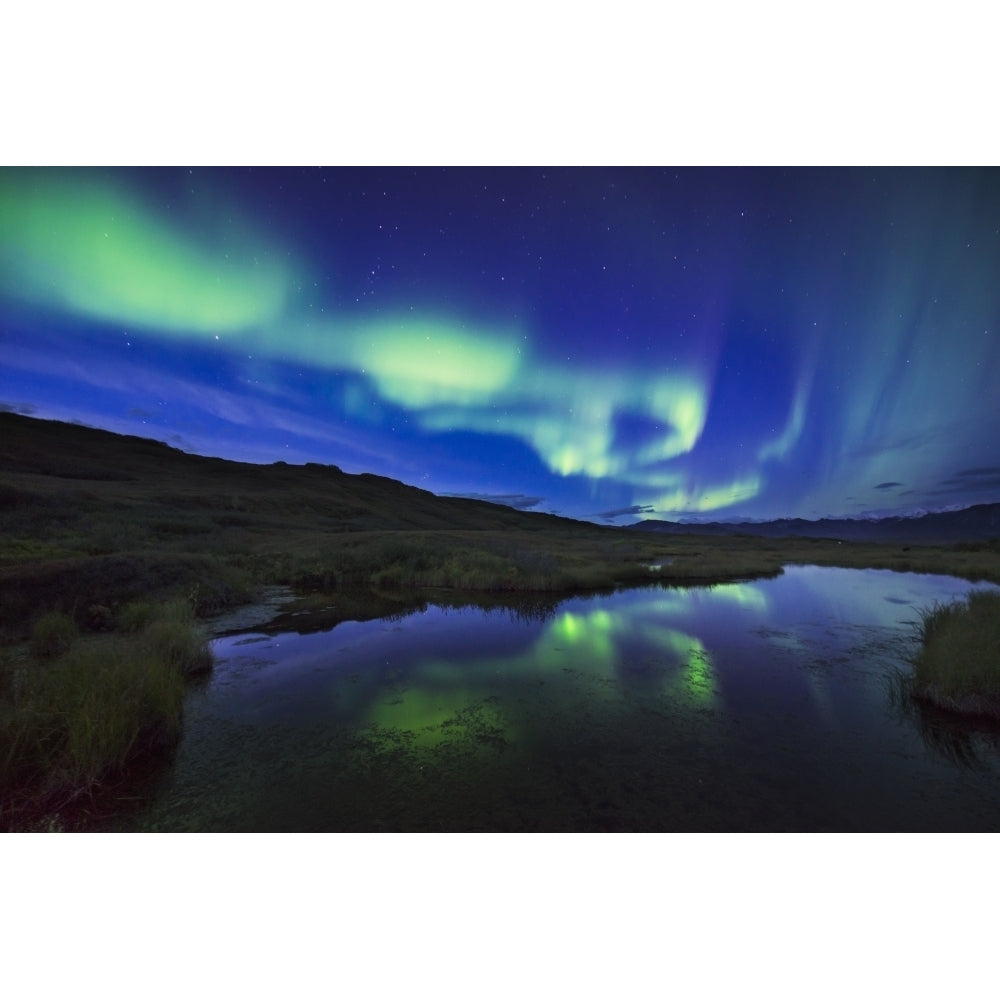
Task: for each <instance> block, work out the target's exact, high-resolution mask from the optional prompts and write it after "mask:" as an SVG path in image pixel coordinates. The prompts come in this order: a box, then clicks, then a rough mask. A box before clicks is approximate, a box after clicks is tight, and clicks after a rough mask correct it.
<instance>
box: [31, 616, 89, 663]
mask: <svg viewBox="0 0 1000 1000" xmlns="http://www.w3.org/2000/svg"><path fill="white" fill-rule="evenodd" d="M78 635H79V630H78V629H77V627H76V622H75V621H73V619H72V618H71V617H70V616H69V615H65V614H63V613H62V612H61V611H50V612H49V613H48V614H45V615H42V617H41V618H39V619H38V621H36V622H35V624H34V626H33V627H32V629H31V655H32V656H34V657H35V658H36V659H38V660H48V659H51V658H52V657H53V656H59V655H60V654H61V653H65V652H67V651H68V650H69V648H70V647H71V646H72V645H73V643H74V642H75V641H76V639H77V636H78Z"/></svg>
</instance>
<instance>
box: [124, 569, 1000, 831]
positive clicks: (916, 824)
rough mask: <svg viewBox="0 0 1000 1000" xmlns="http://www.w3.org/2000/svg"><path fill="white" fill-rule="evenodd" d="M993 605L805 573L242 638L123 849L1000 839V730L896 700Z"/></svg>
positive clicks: (929, 583) (190, 717)
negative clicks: (925, 637)
mask: <svg viewBox="0 0 1000 1000" xmlns="http://www.w3.org/2000/svg"><path fill="white" fill-rule="evenodd" d="M973 586H974V585H972V584H970V583H968V582H966V581H963V580H958V579H954V578H950V577H940V576H920V575H915V574H901V573H892V572H889V571H876V570H846V569H829V568H817V567H789V568H788V569H786V571H785V572H784V574H783V575H782V576H780V577H778V578H775V579H772V580H763V581H756V582H751V583H734V584H726V585H720V586H715V587H712V588H686V589H667V588H660V587H651V588H643V589H634V590H626V591H619V592H617V593H614V594H606V595H600V596H592V597H577V598H572V599H569V600H566V601H564V602H562V603H561V604H558V605H556V606H554V608H549V609H548V611H547V612H545V613H534V614H531V613H525V612H523V611H521V612H518V611H517V610H509V609H508V610H496V609H494V610H489V611H487V610H483V609H481V608H475V607H466V608H461V609H457V610H456V609H454V608H451V609H447V608H442V607H437V606H433V605H432V606H428V607H427V608H426V609H425V610H423V611H420V612H416V613H413V614H409V615H406V616H401V617H399V618H397V619H393V620H387V619H383V620H380V621H371V622H363V623H362V622H347V623H344V624H340V625H337V626H336V627H335V628H333V629H329V630H327V631H314V632H310V631H309V619H308V617H304V618H302V619H301V624H300V625H297V631H288V632H284V633H281V634H266V633H265V632H263V631H258V632H248V633H244V634H241V635H234V636H229V637H226V638H220V639H217V640H215V641H214V643H213V646H214V651H215V655H216V666H215V669H214V671H213V673H212V675H211V678H210V679H209V680H208V681H207V682H206V683H205V684H204V685H203V686H202V687H200V688H198V689H195V690H194V691H192V692H191V694H190V696H189V699H188V701H187V703H186V707H185V724H184V735H183V738H182V741H181V743H180V745H179V747H178V749H177V753H176V756H175V758H174V761H173V762H172V764H171V765H170V767H169V768H168V769H167V770H166V771H165V772H164V773H163V774H161V775H160V776H159V778H158V779H157V780H156V781H155V782H154V784H153V785H152V786H151V787H150V788H149V789H148V790H147V792H146V796H147V802H146V804H145V805H144V806H143V807H142V808H141V809H140V810H139V811H138V813H137V814H135V815H133V816H132V817H131V818H130V819H129V820H127V821H125V822H124V828H127V829H133V830H221V831H305V830H318V831H341V830H362V831H380V830H394V831H423V830H432V831H433V830H523V831H532V830H552V831H555V830H656V831H670V830H695V831H717V830H718V831H725V830H790V831H806V830H837V831H839V830H863V831H884V830H889V831H893V830H995V829H998V828H1000V750H998V739H997V736H996V732H995V730H989V729H981V728H977V727H975V726H972V727H970V726H968V725H967V724H961V723H954V722H951V721H948V720H942V719H941V718H940V717H938V718H933V717H930V716H927V715H925V714H921V713H920V712H919V711H916V710H913V709H912V708H907V707H905V706H901V705H900V704H899V702H898V699H894V698H893V697H892V693H891V683H890V679H891V677H892V676H893V674H894V672H896V671H898V670H900V669H905V666H906V657H907V655H909V654H911V653H912V652H913V651H914V650H915V648H916V641H915V637H914V625H913V623H914V622H915V621H917V619H918V617H919V609H921V608H924V607H928V606H930V605H932V604H933V603H934V602H935V601H947V600H951V599H953V598H955V597H960V596H963V595H964V594H966V593H967V592H968V591H969V590H970V589H971V588H972V587H973ZM976 586H980V587H982V586H987V585H983V584H980V585H976ZM117 825H118V828H123V827H122V824H120V823H119V824H117Z"/></svg>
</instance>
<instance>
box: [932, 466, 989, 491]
mask: <svg viewBox="0 0 1000 1000" xmlns="http://www.w3.org/2000/svg"><path fill="white" fill-rule="evenodd" d="M938 485H939V486H940V487H942V488H941V489H939V490H935V491H934V492H935V493H938V494H941V493H958V492H966V493H968V492H972V493H976V492H979V491H981V490H990V491H996V490H1000V465H987V466H981V467H979V468H976V469H963V470H962V471H961V472H956V473H955V474H954V475H952V476H949V477H948V478H947V479H942V480H941V482H940V483H938Z"/></svg>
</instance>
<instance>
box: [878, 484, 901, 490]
mask: <svg viewBox="0 0 1000 1000" xmlns="http://www.w3.org/2000/svg"><path fill="white" fill-rule="evenodd" d="M902 485H903V484H902V483H879V484H878V486H876V487H875V489H877V490H891V489H892V488H893V486H902Z"/></svg>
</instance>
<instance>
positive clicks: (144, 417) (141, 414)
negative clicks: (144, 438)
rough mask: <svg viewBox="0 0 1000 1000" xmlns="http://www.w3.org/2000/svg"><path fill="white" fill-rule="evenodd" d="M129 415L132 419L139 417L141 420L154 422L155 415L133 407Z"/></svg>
mask: <svg viewBox="0 0 1000 1000" xmlns="http://www.w3.org/2000/svg"><path fill="white" fill-rule="evenodd" d="M128 415H129V416H130V417H138V418H139V419H140V420H152V419H153V414H152V413H150V412H149V410H143V409H142V408H141V407H138V406H133V407H132V408H131V409H130V410H129V411H128Z"/></svg>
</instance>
